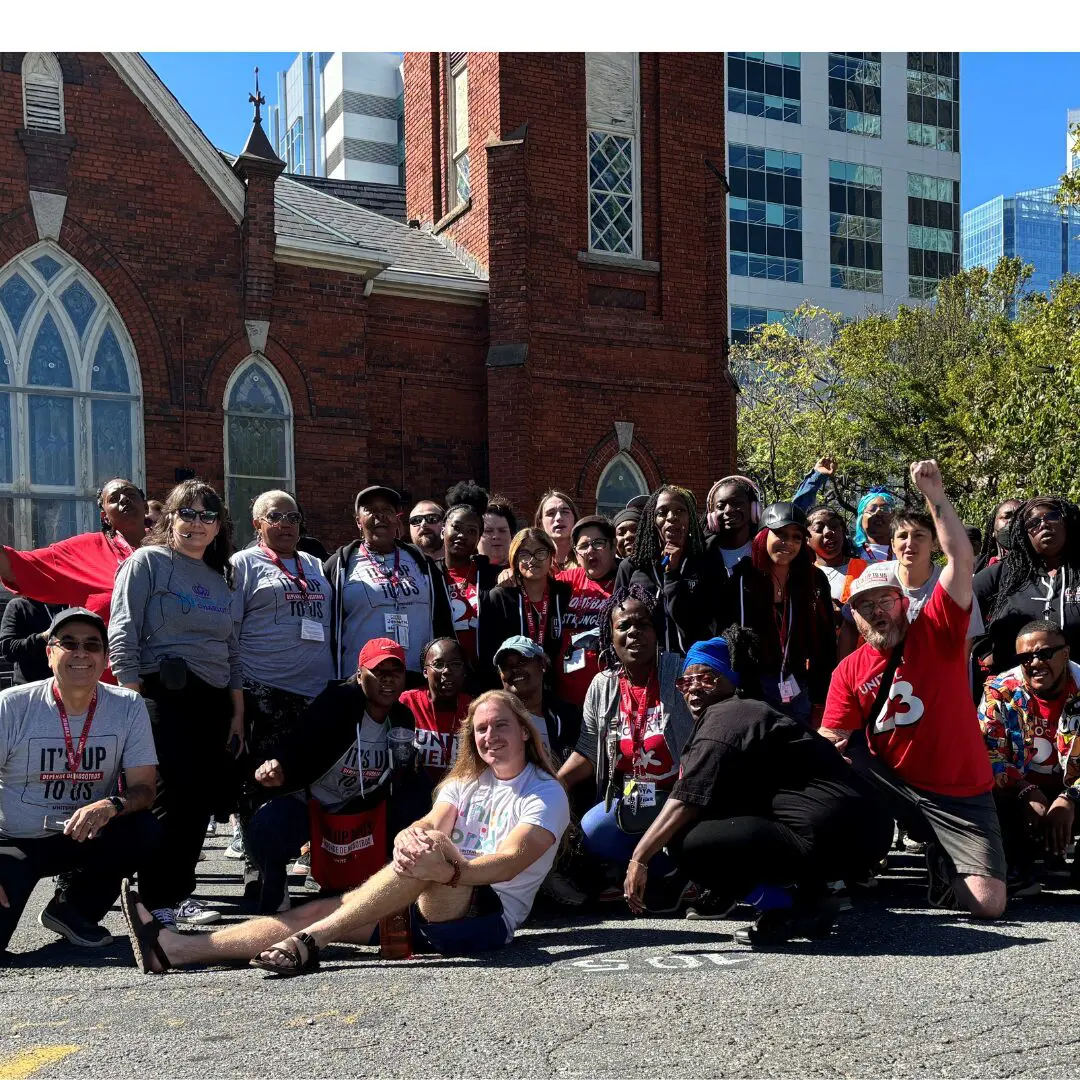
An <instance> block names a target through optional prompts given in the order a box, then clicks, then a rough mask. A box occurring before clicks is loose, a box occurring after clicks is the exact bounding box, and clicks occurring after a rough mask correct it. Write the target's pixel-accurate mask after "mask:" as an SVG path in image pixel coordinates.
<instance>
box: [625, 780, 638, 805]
mask: <svg viewBox="0 0 1080 1080" xmlns="http://www.w3.org/2000/svg"><path fill="white" fill-rule="evenodd" d="M622 801H623V802H624V803H625V804H626V807H627V809H629V810H635V809H637V781H636V780H627V781H626V782H625V783H624V784H623V789H622Z"/></svg>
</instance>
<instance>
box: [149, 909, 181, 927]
mask: <svg viewBox="0 0 1080 1080" xmlns="http://www.w3.org/2000/svg"><path fill="white" fill-rule="evenodd" d="M150 914H151V915H153V916H154V918H155V919H157V921H158V922H159V923H161V925H162V926H164V927H165V929H166V930H175V929H176V912H175V911H174V910H173V909H172V908H171V907H159V908H154V910H153V911H151V912H150Z"/></svg>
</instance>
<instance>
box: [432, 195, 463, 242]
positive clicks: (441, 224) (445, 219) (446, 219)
mask: <svg viewBox="0 0 1080 1080" xmlns="http://www.w3.org/2000/svg"><path fill="white" fill-rule="evenodd" d="M471 209H472V197H471V196H470V197H469V198H467V199H466V200H465V201H464V202H463V203H458V204H457V206H455V207H454V209H453V210H451V211H450V213H449V214H443V216H442V217H441V218H439V220H438V221H436V222H435V224H434V225H433V226H432V227H431V231H432V232H433V233H436V234H438V233H441V232H442V231H443V229H445V228H447V227H448V226H449V225H452V224H453V223H454V222H455V221H457V219H458V218H459V217H461V215H462V214H465V213H467V212H468V211H469V210H471Z"/></svg>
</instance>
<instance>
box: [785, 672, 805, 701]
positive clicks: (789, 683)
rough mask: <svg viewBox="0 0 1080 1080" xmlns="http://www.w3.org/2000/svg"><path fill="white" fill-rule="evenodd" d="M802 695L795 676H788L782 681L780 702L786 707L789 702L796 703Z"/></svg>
mask: <svg viewBox="0 0 1080 1080" xmlns="http://www.w3.org/2000/svg"><path fill="white" fill-rule="evenodd" d="M801 693H802V690H801V689H800V688H799V683H798V680H797V679H796V678H795V676H794V675H788V676H786V677H785V678H783V679H781V680H780V700H781V701H782V702H783V703H784V704H785V705H786V704H787V703H788V702H789V701H794V700H795V699H796V698H797V697H798V696H799V695H800V694H801Z"/></svg>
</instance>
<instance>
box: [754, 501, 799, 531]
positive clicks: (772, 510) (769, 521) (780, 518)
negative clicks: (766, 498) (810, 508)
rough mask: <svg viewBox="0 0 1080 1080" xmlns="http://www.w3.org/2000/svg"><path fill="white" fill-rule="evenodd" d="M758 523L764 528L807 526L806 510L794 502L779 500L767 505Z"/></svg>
mask: <svg viewBox="0 0 1080 1080" xmlns="http://www.w3.org/2000/svg"><path fill="white" fill-rule="evenodd" d="M758 525H759V527H760V528H762V529H782V528H783V527H784V526H785V525H798V526H799V528H800V529H805V528H806V512H805V511H804V510H803V509H802V508H801V507H799V506H796V505H795V504H794V503H792V502H778V503H773V504H772V505H771V506H766V507H765V509H764V510H763V511H762V514H761V521H760V522H758Z"/></svg>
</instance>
